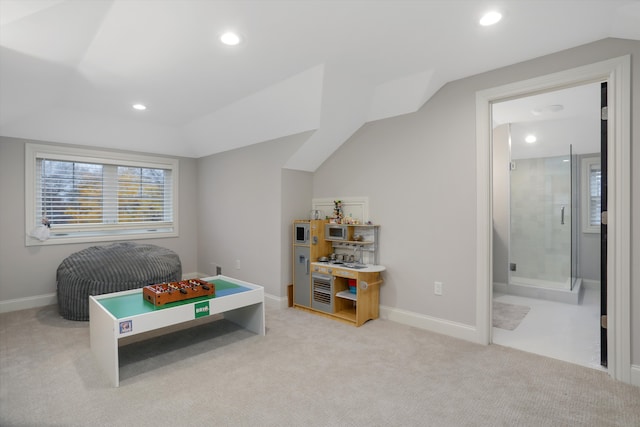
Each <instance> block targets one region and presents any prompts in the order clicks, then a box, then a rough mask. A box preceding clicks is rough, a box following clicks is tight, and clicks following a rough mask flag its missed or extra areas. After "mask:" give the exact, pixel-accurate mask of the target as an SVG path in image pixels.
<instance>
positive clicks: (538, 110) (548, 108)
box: [531, 104, 564, 116]
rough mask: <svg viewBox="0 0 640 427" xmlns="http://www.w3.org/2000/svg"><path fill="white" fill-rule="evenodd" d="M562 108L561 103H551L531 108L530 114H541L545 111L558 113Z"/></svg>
mask: <svg viewBox="0 0 640 427" xmlns="http://www.w3.org/2000/svg"><path fill="white" fill-rule="evenodd" d="M562 110H564V105H562V104H553V105H545V106H543V107H537V108H534V109H533V110H531V114H533V115H534V116H541V115H542V114H546V113H558V112H560V111H562Z"/></svg>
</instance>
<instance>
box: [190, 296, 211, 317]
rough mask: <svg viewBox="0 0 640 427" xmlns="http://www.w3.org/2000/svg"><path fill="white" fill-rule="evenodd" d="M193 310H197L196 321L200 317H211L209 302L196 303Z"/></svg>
mask: <svg viewBox="0 0 640 427" xmlns="http://www.w3.org/2000/svg"><path fill="white" fill-rule="evenodd" d="M193 309H194V310H195V316H196V319H197V318H198V317H204V316H208V315H209V301H208V300H207V301H202V302H198V303H195V304H194V306H193Z"/></svg>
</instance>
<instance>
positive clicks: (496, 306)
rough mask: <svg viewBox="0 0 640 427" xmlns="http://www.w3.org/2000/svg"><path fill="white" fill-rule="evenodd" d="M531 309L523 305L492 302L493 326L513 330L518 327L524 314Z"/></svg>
mask: <svg viewBox="0 0 640 427" xmlns="http://www.w3.org/2000/svg"><path fill="white" fill-rule="evenodd" d="M529 310H531V307H527V306H525V305H516V304H507V303H504V302H497V301H494V302H493V326H494V327H495V328H500V329H506V330H508V331H513V330H514V329H515V328H517V327H518V325H519V324H520V322H522V319H524V316H526V315H527V313H528V312H529Z"/></svg>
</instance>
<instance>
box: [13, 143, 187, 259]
mask: <svg viewBox="0 0 640 427" xmlns="http://www.w3.org/2000/svg"><path fill="white" fill-rule="evenodd" d="M25 158H26V167H25V170H26V177H25V178H26V179H25V183H26V232H27V238H26V239H27V240H26V242H27V246H31V245H42V244H57V243H71V242H95V241H106V240H126V239H141V238H155V237H173V236H177V235H178V230H177V220H176V215H177V200H178V197H177V176H178V161H177V160H175V159H168V158H155V157H147V156H139V155H130V154H124V153H111V152H104V151H95V150H89V149H78V148H73V149H72V148H68V147H61V146H53V145H51V146H49V145H37V144H27V145H26V155H25ZM43 218H46V219H47V220H48V221H49V223H50V225H51V229H50V238H49V239H48V240H45V241H44V242H41V241H39V240H37V239H34V238H32V237H29V233H30V232H31V230H33V229H34V228H35V227H37V226H39V225H41V223H42V219H43Z"/></svg>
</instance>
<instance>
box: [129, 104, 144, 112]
mask: <svg viewBox="0 0 640 427" xmlns="http://www.w3.org/2000/svg"><path fill="white" fill-rule="evenodd" d="M132 107H133V108H134V109H135V110H140V111H142V110H146V109H147V106H146V105H144V104H133V105H132Z"/></svg>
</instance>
